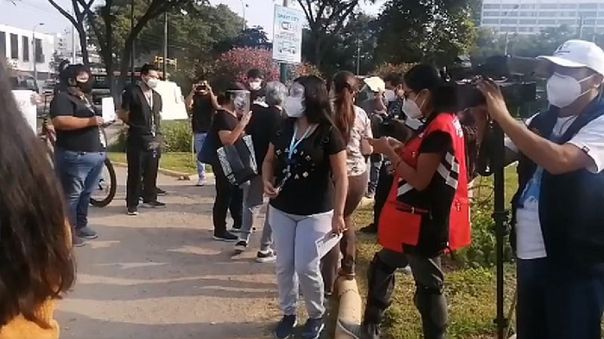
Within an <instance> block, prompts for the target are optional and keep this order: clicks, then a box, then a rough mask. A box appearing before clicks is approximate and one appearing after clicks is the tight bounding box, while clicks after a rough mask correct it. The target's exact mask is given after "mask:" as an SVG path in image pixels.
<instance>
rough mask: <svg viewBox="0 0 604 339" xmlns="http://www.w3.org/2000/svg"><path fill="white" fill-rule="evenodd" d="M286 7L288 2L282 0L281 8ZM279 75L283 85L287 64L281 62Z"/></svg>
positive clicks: (287, 0)
mask: <svg viewBox="0 0 604 339" xmlns="http://www.w3.org/2000/svg"><path fill="white" fill-rule="evenodd" d="M288 6H289V0H283V7H288ZM273 48H275V47H274V46H273ZM279 73H280V80H281V82H282V83H284V84H285V83H286V82H287V79H288V75H287V64H286V63H285V62H282V63H281V64H280V65H279Z"/></svg>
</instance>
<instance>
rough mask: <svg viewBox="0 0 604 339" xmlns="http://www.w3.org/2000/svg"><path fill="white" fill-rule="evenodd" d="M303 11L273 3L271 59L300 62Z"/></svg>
mask: <svg viewBox="0 0 604 339" xmlns="http://www.w3.org/2000/svg"><path fill="white" fill-rule="evenodd" d="M304 20H305V17H304V13H303V12H301V11H298V10H295V9H292V8H288V7H283V6H279V5H275V18H274V22H273V26H274V27H273V59H274V60H276V61H281V62H284V63H291V64H296V63H300V62H302V25H303V23H304Z"/></svg>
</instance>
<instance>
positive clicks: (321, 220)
mask: <svg viewBox="0 0 604 339" xmlns="http://www.w3.org/2000/svg"><path fill="white" fill-rule="evenodd" d="M269 208H270V213H269V214H268V215H269V224H270V226H271V229H272V230H273V237H274V241H275V250H276V251H277V263H276V270H277V283H278V285H279V302H280V305H281V310H282V311H283V314H285V315H295V314H296V306H297V303H298V295H299V291H298V288H300V289H301V290H302V294H303V296H304V301H305V303H306V310H307V312H308V316H309V317H310V318H313V319H316V318H321V317H323V314H324V313H325V306H324V305H323V303H324V298H325V297H324V290H325V286H324V285H323V278H322V277H321V270H320V268H319V266H320V259H321V258H320V256H319V251H318V248H317V243H318V242H319V241H320V240H321V239H323V238H324V237H325V235H326V234H327V233H329V232H330V231H331V220H332V216H333V211H330V212H326V213H321V214H315V215H307V216H301V215H293V214H288V213H285V212H283V211H281V210H278V209H276V208H274V207H269Z"/></svg>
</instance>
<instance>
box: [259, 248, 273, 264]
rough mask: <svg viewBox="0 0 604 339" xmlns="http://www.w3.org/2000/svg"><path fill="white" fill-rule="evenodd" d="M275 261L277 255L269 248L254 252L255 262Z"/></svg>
mask: <svg viewBox="0 0 604 339" xmlns="http://www.w3.org/2000/svg"><path fill="white" fill-rule="evenodd" d="M275 261H277V256H276V255H275V252H274V251H273V250H271V249H269V250H267V251H258V253H257V254H256V262H259V263H261V264H266V263H273V262H275Z"/></svg>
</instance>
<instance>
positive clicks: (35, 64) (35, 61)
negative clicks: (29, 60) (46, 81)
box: [31, 22, 44, 83]
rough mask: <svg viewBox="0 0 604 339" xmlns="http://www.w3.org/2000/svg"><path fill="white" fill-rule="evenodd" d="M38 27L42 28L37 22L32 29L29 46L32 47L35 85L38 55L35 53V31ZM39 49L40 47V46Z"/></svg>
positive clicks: (42, 24) (41, 23)
mask: <svg viewBox="0 0 604 339" xmlns="http://www.w3.org/2000/svg"><path fill="white" fill-rule="evenodd" d="M38 26H44V23H43V22H39V23H37V24H36V25H34V28H33V29H32V37H31V45H32V47H33V48H32V50H33V53H34V57H33V61H34V80H35V81H36V83H38V59H37V56H38V53H36V52H37V51H38V50H37V48H36V47H37V46H36V29H37V28H38ZM40 47H41V46H40Z"/></svg>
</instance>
